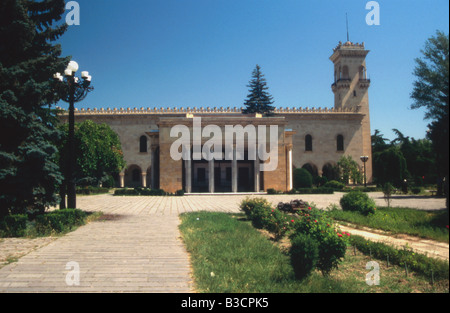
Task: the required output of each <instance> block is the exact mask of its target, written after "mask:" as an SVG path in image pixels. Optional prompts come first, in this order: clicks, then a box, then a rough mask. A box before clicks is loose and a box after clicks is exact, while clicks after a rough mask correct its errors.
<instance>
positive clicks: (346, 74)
mask: <svg viewBox="0 0 450 313" xmlns="http://www.w3.org/2000/svg"><path fill="white" fill-rule="evenodd" d="M342 78H343V79H349V78H350V75H349V74H348V66H347V65H344V67H343V68H342Z"/></svg>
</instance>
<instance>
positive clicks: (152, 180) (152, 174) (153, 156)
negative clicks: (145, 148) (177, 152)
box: [150, 145, 157, 189]
mask: <svg viewBox="0 0 450 313" xmlns="http://www.w3.org/2000/svg"><path fill="white" fill-rule="evenodd" d="M156 148H157V147H156V146H155V145H152V146H151V147H150V149H151V150H150V151H151V153H150V154H151V158H152V160H151V162H152V164H151V173H150V175H151V178H150V184H151V186H150V188H152V189H155V185H156V181H155V179H156V175H155V172H156V159H155V158H156V156H155V154H156Z"/></svg>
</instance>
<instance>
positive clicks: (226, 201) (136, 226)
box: [0, 193, 448, 292]
mask: <svg viewBox="0 0 450 313" xmlns="http://www.w3.org/2000/svg"><path fill="white" fill-rule="evenodd" d="M371 195H372V197H374V198H375V201H376V202H377V205H384V200H382V195H381V194H379V193H373V194H371ZM341 196H342V194H340V193H336V194H334V195H271V196H265V197H267V199H269V201H271V202H272V203H273V204H277V203H278V202H281V201H283V202H285V201H290V200H292V199H298V198H300V199H302V200H305V201H308V202H314V203H315V204H316V205H317V206H318V207H319V208H326V207H327V206H328V205H329V204H331V203H338V202H339V199H340V197H341ZM246 197H247V196H245V195H215V196H211V195H203V196H185V197H114V196H112V195H99V196H85V197H78V199H77V201H78V202H77V203H78V207H79V208H80V209H82V210H85V211H102V212H103V213H105V214H106V217H110V218H106V219H104V220H102V221H97V222H93V223H90V224H88V225H85V226H83V227H80V228H79V229H78V230H76V231H74V232H72V233H69V234H67V235H65V236H63V237H61V238H57V239H55V240H49V242H50V243H47V242H45V243H44V244H43V247H41V248H38V249H37V250H34V251H32V252H30V253H29V254H27V255H25V256H23V257H21V258H20V259H19V261H18V262H15V263H11V264H9V265H6V266H4V267H3V268H0V292H193V289H192V288H193V285H192V282H191V276H190V275H191V269H190V265H189V257H188V254H187V252H186V250H185V248H184V246H183V243H182V242H181V240H180V233H179V230H178V226H179V223H180V220H179V217H178V216H179V214H180V213H184V212H193V211H203V210H206V211H219V212H239V203H240V202H241V201H242V199H244V198H246ZM405 200H406V201H403V202H402V200H400V199H395V200H394V201H396V202H397V203H395V202H394V205H405V206H410V205H411V206H416V207H417V206H420V207H422V208H424V209H440V208H442V207H444V200H443V199H420V198H416V199H405ZM419 201H420V202H419ZM11 242H14V243H15V244H17V241H10V240H9V239H4V240H3V242H0V249H6V248H5V247H8V246H10V245H9V243H11ZM447 251H448V248H447ZM0 255H1V253H0ZM68 262H77V264H78V265H79V269H80V272H79V274H80V275H79V278H80V284H79V286H76V285H75V286H68V285H67V284H66V277H67V275H68V274H70V273H71V270H74V268H73V267H70V268H66V265H67V264H68Z"/></svg>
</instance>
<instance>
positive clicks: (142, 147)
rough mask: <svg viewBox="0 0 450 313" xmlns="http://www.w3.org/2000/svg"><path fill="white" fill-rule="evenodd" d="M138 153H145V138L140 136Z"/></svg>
mask: <svg viewBox="0 0 450 313" xmlns="http://www.w3.org/2000/svg"><path fill="white" fill-rule="evenodd" d="M139 152H147V137H146V136H141V138H140V139H139Z"/></svg>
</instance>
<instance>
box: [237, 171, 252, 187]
mask: <svg viewBox="0 0 450 313" xmlns="http://www.w3.org/2000/svg"><path fill="white" fill-rule="evenodd" d="M250 182H251V180H250V169H249V168H248V167H239V169H238V191H244V192H245V191H251V184H250Z"/></svg>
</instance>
